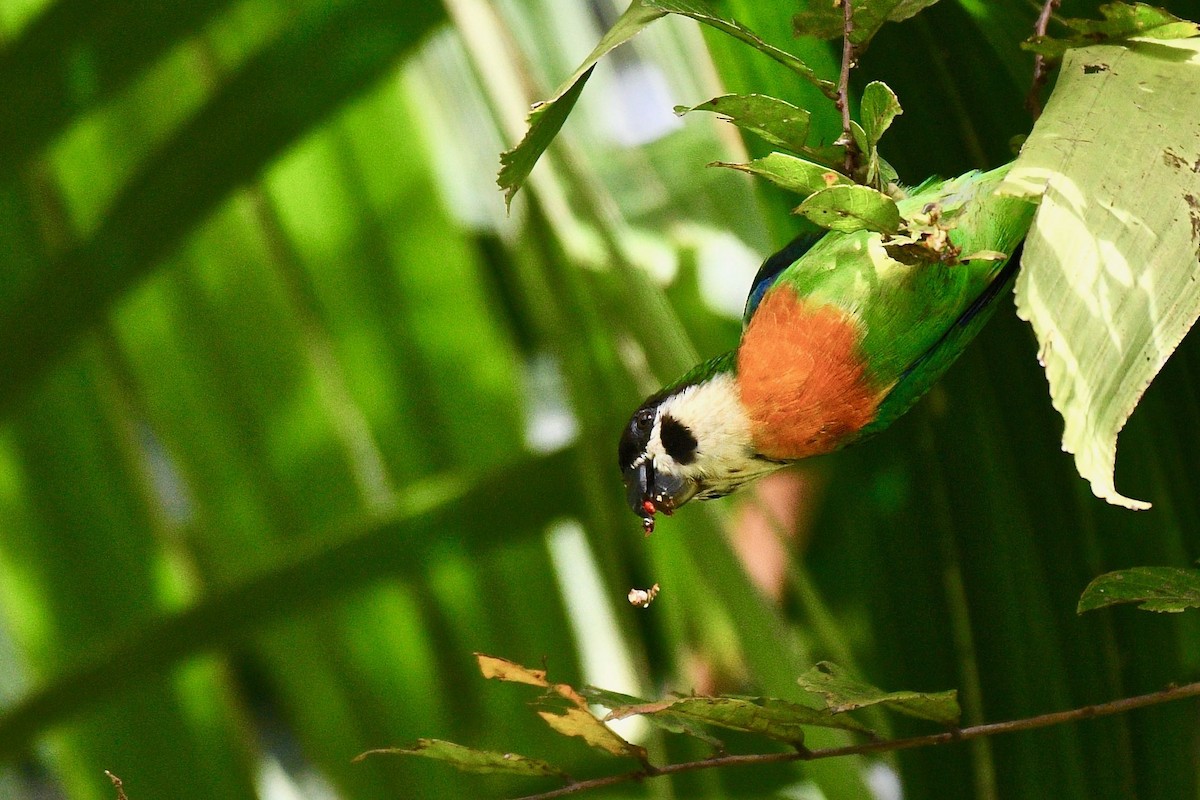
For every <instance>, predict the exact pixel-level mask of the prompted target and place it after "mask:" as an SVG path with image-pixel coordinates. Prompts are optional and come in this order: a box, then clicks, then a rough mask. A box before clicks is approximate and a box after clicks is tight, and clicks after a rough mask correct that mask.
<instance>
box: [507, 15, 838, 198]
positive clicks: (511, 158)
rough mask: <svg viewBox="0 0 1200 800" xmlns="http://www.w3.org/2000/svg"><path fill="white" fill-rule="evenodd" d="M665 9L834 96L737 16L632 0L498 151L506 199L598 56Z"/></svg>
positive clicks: (571, 102) (806, 68)
mask: <svg viewBox="0 0 1200 800" xmlns="http://www.w3.org/2000/svg"><path fill="white" fill-rule="evenodd" d="M667 14H679V15H681V16H684V17H690V18H691V19H694V20H696V21H697V22H700V23H702V24H704V25H708V26H709V27H712V28H715V29H716V30H719V31H721V32H722V33H726V34H728V35H730V36H732V37H734V38H735V39H738V40H740V41H743V42H745V43H746V44H749V45H750V46H752V47H754V48H755V49H757V50H758V51H760V52H762V53H764V54H765V55H767V56H769V57H771V58H773V59H775V60H776V61H778V62H779V63H780V64H783V65H784V66H785V67H787V68H788V69H790V70H792V71H793V72H795V73H796V74H798V75H801V76H802V77H804V78H805V79H806V80H808V81H809V82H810V83H812V84H813V85H815V86H817V87H818V88H820V89H821V90H822V91H823V92H825V93H826V94H828V95H830V96H832V93H833V91H834V85H833V83H832V82H830V81H827V80H824V79H823V78H820V77H818V76H817V74H816V73H815V72H814V71H813V70H812V68H811V67H809V66H808V65H807V64H805V63H804V62H803V61H801V60H800V59H799V58H797V57H796V56H794V55H792V54H791V53H788V52H785V51H783V50H780V49H779V48H778V47H775V46H774V45H772V44H769V43H767V42H765V41H763V39H761V38H760V37H759V36H758V35H757V34H755V33H754V31H752V30H750V29H749V28H747V27H746V26H744V25H742V24H740V23H739V22H738V21H737V20H734V19H730V18H727V17H723V16H721V15H720V14H718V13H717V11H716V10H715V9H713V8H712V6H710V5H709V4H708V3H706V2H702V0H633V2H632V3H630V4H629V8H627V9H625V13H624V14H622V15H621V17H620V19H618V20H617V22H616V24H615V25H613V26H612V28H610V29H609V31H608V32H607V33H606V34H604V36H603V38H601V39H600V43H599V44H597V45H596V47H595V49H594V50H592V52H591V53H590V54H589V55H588V57H587V58H586V59H584V61H583V63H582V64H580V65H579V67H578V68H577V69H576V70H575V72H574V74H572V75H571V77H569V78H567V80H566V81H564V82H563V84H562V85H561V86H560V87H559V88H558V91H557V92H555V93H554V95H553V96H552V97H551V98H550V99H549V100H546V101H545V102H543V103H538V104H537V106H535V108H534V109H533V111H532V112H531V113H530V115H529V130H528V131H526V133H525V137H524V138H523V139H521V141H520V143H519V144H517V146H516V147H514V148H512V149H511V150H507V151H505V152H504V153H502V154H501V155H500V174H499V175H498V176H497V178H496V183H497V184H499V186H500V188H501V189H503V190H504V200H505V202H506V203H507V204H509V205H511V204H512V199H513V197H514V196H515V195H516V193H517V191H518V190H519V189H520V188H521V186H523V185H524V183H525V179H526V178H528V177H529V173H530V172H531V171H532V170H533V167H534V165H535V164H537V162H538V159H539V158H541V157H542V153H544V152H545V151H546V148H547V147H549V146H550V142H552V141H554V137H555V136H556V135H558V132H559V130H560V129H561V128H562V126H563V123H564V122H565V121H566V119H567V116H568V115H569V114H570V113H571V109H572V108H573V107H574V106H575V101H576V100H578V99H579V93H580V92H581V91H583V86H584V84H585V83H587V79H588V78H589V77H590V76H591V74H592V69H593V67H595V66H596V62H597V61H599V60H600V59H601V58H603V57H604V56H605V55H607V54H608V53H610V52H611V51H612V50H614V49H616V48H617V47H619V46H621V45H622V44H624V43H625V42H627V41H629V40H630V39H632V38H633V37H634V36H636V35H637V34H638V33H640V32H641V30H642V29H643V28H645V27H646V26H647V25H649V24H650V23H651V22H653V21H654V20H656V19H658V18H660V17H663V16H666V15H667Z"/></svg>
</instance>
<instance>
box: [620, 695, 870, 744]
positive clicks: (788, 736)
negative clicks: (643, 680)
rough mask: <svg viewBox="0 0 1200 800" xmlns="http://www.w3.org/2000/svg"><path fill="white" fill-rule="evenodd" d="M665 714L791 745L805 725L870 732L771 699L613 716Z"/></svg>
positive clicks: (703, 700) (631, 710) (678, 702)
mask: <svg viewBox="0 0 1200 800" xmlns="http://www.w3.org/2000/svg"><path fill="white" fill-rule="evenodd" d="M664 712H666V713H670V714H677V715H680V716H683V717H687V718H689V719H694V720H697V721H699V722H703V723H705V724H707V725H716V726H718V727H721V728H729V729H730V730H735V731H744V732H746V733H758V734H762V735H763V736H767V737H769V738H771V739H776V740H778V741H781V742H789V743H793V744H796V743H799V742H802V741H803V740H804V727H805V726H815V727H820V728H840V729H842V730H848V731H857V732H859V733H869V732H870V731H869V730H868V729H867V728H866V727H864V726H863V725H862V724H860V723H859V722H857V721H855V720H853V719H851V718H849V717H846V716H836V715H833V714H831V713H830V712H828V711H826V710H824V709H817V708H810V707H809V706H802V705H800V704H799V703H792V702H789V701H787V700H778V699H775V698H771V697H680V698H676V699H674V700H661V701H659V702H657V703H645V704H641V705H634V706H621V707H619V708H614V709H612V717H613V718H614V719H625V718H626V717H630V716H634V715H642V716H653V715H654V714H661V713H664Z"/></svg>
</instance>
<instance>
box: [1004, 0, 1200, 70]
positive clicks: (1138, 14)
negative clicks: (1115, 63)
mask: <svg viewBox="0 0 1200 800" xmlns="http://www.w3.org/2000/svg"><path fill="white" fill-rule="evenodd" d="M1100 15H1101V16H1102V17H1103V19H1101V20H1091V19H1064V20H1062V23H1063V24H1064V25H1066V26H1067V27H1068V28H1070V29H1071V30H1073V31H1074V32H1075V35H1074V36H1069V37H1067V38H1062V39H1060V38H1055V37H1053V36H1037V37H1034V38H1033V39H1031V40H1030V41H1028V42H1023V43H1022V44H1021V47H1022V48H1024V49H1025V50H1030V51H1032V52H1034V53H1038V54H1040V55H1043V56H1046V57H1047V58H1053V59H1059V58H1062V56H1063V54H1064V53H1066V51H1067V50H1069V49H1071V48H1074V47H1088V46H1091V45H1097V44H1105V43H1108V42H1116V41H1120V40H1122V39H1129V38H1131V37H1135V36H1136V37H1139V38H1143V39H1158V40H1163V41H1168V40H1171V39H1188V38H1191V37H1193V36H1196V35H1197V34H1200V26H1197V25H1196V23H1194V22H1189V21H1187V20H1184V19H1180V18H1179V17H1177V16H1175V15H1174V14H1170V13H1168V12H1166V11H1164V10H1163V9H1161V8H1156V7H1154V6H1149V5H1146V4H1145V3H1135V4H1133V5H1130V4H1128V3H1105V4H1104V5H1102V6H1100Z"/></svg>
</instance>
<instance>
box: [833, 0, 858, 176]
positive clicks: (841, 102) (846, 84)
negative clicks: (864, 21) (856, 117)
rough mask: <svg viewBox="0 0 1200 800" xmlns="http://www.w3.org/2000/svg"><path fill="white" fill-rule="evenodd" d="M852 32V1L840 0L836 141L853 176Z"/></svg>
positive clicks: (855, 153)
mask: <svg viewBox="0 0 1200 800" xmlns="http://www.w3.org/2000/svg"><path fill="white" fill-rule="evenodd" d="M853 32H854V3H853V1H852V0H842V71H841V74H839V75H838V88H837V107H838V111H841V112H842V138H841V139H839V140H838V143H839V144H841V145H843V146H844V147H845V148H846V160H845V163H844V164H843V169H844V170H845V172H846V176H847V177H850V178H853V177H854V173H855V171H857V170H858V156H859V152H858V142H856V141H855V140H854V131H853V129H851V127H850V70H852V69H854V59H855V57H856V56H857V53H856V52H855V47H854V45H853V44H852V43H851V41H850V34H852V33H853Z"/></svg>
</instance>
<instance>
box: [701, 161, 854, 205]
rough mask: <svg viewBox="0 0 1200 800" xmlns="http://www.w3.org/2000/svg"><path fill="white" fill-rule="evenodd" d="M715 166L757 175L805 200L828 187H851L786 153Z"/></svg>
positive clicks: (832, 172)
mask: <svg viewBox="0 0 1200 800" xmlns="http://www.w3.org/2000/svg"><path fill="white" fill-rule="evenodd" d="M715 166H719V167H728V168H729V169H736V170H740V171H742V172H749V173H750V174H751V175H758V176H759V177H762V178H766V179H767V180H769V181H770V182H771V183H773V184H775V185H776V186H780V187H782V188H784V189H787V190H788V191H789V192H796V193H797V194H800V195H804V196H805V197H807V196H809V195H811V194H813V193H814V192H819V191H821V190H822V189H827V188H829V187H830V186H837V185H841V184H849V183H851V181H850V179H849V178H847V177H846V176H845V175H843V174H841V173H840V172H838V171H836V170H832V169H830V168H829V167H826V166H824V165H822V164H814V163H813V162H812V161H806V160H804V159H803V158H797V157H796V156H791V155H788V154H787V153H769V154H768V155H766V156H763V157H762V158H756V159H754V160H753V161H750V162H749V163H746V164H727V163H725V162H721V161H719V162H717V163H716V165H715Z"/></svg>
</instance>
